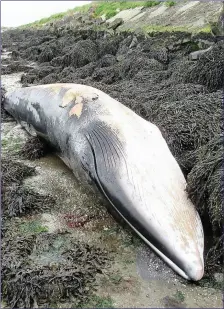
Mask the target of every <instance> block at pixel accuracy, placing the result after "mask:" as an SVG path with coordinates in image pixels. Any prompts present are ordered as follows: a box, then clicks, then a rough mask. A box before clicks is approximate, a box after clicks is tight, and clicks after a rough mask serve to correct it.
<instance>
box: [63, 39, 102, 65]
mask: <svg viewBox="0 0 224 309" xmlns="http://www.w3.org/2000/svg"><path fill="white" fill-rule="evenodd" d="M97 58H98V54H97V46H96V44H95V43H94V42H93V41H91V40H85V41H79V42H78V43H76V44H75V46H74V47H73V48H72V50H71V51H70V52H69V53H68V54H67V55H65V57H64V58H63V64H64V66H69V65H72V66H73V67H75V68H78V67H81V66H84V65H86V64H88V63H90V62H93V61H96V60H97Z"/></svg>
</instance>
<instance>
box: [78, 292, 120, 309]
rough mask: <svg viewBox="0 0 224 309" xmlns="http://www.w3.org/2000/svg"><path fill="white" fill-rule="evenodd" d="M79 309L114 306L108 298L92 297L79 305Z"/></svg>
mask: <svg viewBox="0 0 224 309" xmlns="http://www.w3.org/2000/svg"><path fill="white" fill-rule="evenodd" d="M80 308H114V304H113V299H112V298H111V297H110V296H105V297H101V296H98V295H92V296H91V297H90V299H89V300H88V302H87V303H82V304H81V306H80Z"/></svg>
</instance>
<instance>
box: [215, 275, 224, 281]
mask: <svg viewBox="0 0 224 309" xmlns="http://www.w3.org/2000/svg"><path fill="white" fill-rule="evenodd" d="M214 279H215V281H216V282H218V283H222V282H223V279H224V278H223V274H222V273H215V274H214Z"/></svg>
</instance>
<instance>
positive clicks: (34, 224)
mask: <svg viewBox="0 0 224 309" xmlns="http://www.w3.org/2000/svg"><path fill="white" fill-rule="evenodd" d="M20 230H21V232H22V233H26V234H28V233H34V234H39V233H43V232H48V228H47V227H46V226H42V225H41V224H40V222H39V221H36V220H34V221H30V222H26V223H22V224H21V225H20Z"/></svg>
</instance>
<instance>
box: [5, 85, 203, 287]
mask: <svg viewBox="0 0 224 309" xmlns="http://www.w3.org/2000/svg"><path fill="white" fill-rule="evenodd" d="M5 109H6V110H7V111H8V112H9V113H10V114H11V115H12V116H13V117H14V118H15V119H16V120H17V121H18V122H19V123H21V125H22V126H24V127H25V128H26V129H27V130H28V131H30V132H35V134H37V135H39V136H41V137H42V138H44V139H45V140H47V141H48V142H49V143H50V144H51V145H53V146H54V148H55V149H56V151H57V153H58V154H59V155H60V157H61V158H62V159H63V160H64V162H65V163H66V164H67V165H68V167H69V168H71V169H72V171H73V172H74V174H75V176H76V177H77V178H78V179H79V180H80V181H81V182H82V183H83V184H85V185H89V183H90V181H91V182H92V186H94V187H96V190H97V191H98V192H101V194H103V195H104V197H105V198H106V199H107V200H108V201H109V204H110V206H111V207H112V209H114V210H116V212H117V213H118V214H119V215H120V216H121V217H122V218H123V219H124V220H125V221H126V222H127V223H128V224H129V225H130V226H131V228H132V229H133V230H134V231H135V232H136V233H137V234H138V235H139V236H140V237H141V238H142V239H143V240H144V241H145V242H146V243H147V244H148V245H149V246H150V247H151V248H152V249H153V250H154V251H155V252H156V253H157V254H158V255H159V256H160V257H161V258H162V259H163V260H164V261H165V262H166V263H168V265H170V267H172V268H173V269H174V270H175V271H176V272H177V273H178V274H179V275H181V276H182V277H184V278H186V279H188V280H194V281H197V280H200V279H201V278H202V276H203V273H204V259H203V251H204V236H203V228H202V223H201V220H200V217H199V215H198V213H197V211H196V209H195V207H194V205H193V204H192V202H191V201H190V199H189V198H188V196H187V194H186V191H185V188H186V180H185V178H184V176H183V173H182V171H181V169H180V167H179V165H178V163H177V162H176V160H175V158H174V157H173V155H172V154H171V152H170V150H169V148H168V146H167V143H166V142H165V140H164V138H163V137H162V134H161V132H160V130H159V129H158V127H157V126H155V125H154V124H152V123H150V122H148V121H146V120H144V119H142V118H141V117H140V116H138V115H137V114H136V113H134V112H133V111H132V110H130V109H129V108H127V107H126V106H124V105H123V104H121V103H120V102H118V101H116V100H115V99H113V98H111V97H110V96H108V95H107V94H105V93H104V92H102V91H100V90H98V89H95V88H93V87H89V86H85V85H79V84H52V85H40V86H33V87H26V88H20V89H16V90H14V91H13V92H11V93H7V94H6V99H5Z"/></svg>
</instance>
